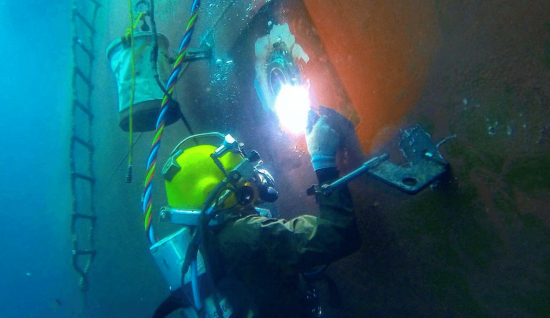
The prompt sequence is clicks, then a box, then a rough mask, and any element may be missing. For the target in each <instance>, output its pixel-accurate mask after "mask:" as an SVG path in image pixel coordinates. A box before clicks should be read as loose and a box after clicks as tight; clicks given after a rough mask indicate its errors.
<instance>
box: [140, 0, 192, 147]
mask: <svg viewBox="0 0 550 318" xmlns="http://www.w3.org/2000/svg"><path fill="white" fill-rule="evenodd" d="M150 3H151V6H150V8H149V18H150V19H151V32H152V34H153V48H152V49H151V57H150V60H151V66H152V68H153V77H154V78H155V81H156V82H157V85H158V86H159V87H160V89H161V90H162V92H163V93H164V95H165V96H166V97H167V98H168V100H169V102H170V103H174V104H172V105H173V106H174V107H176V108H178V110H179V116H180V118H181V121H182V122H183V124H184V125H185V128H187V131H189V134H190V135H194V134H195V133H194V132H193V129H191V125H190V124H189V122H188V121H187V119H186V118H185V116H183V113H182V111H181V109H180V107H179V105H178V104H177V102H176V101H175V100H174V99H173V98H172V94H170V93H168V91H167V90H166V87H165V86H164V84H163V83H162V82H161V81H160V77H159V72H158V66H157V64H158V59H159V41H158V35H157V23H156V22H155V0H150ZM195 143H196V141H195Z"/></svg>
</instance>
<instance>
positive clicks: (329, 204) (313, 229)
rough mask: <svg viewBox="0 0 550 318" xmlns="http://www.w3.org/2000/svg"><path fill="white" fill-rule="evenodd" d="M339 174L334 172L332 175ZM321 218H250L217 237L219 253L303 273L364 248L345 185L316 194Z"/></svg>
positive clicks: (228, 225)
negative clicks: (328, 193) (325, 192)
mask: <svg viewBox="0 0 550 318" xmlns="http://www.w3.org/2000/svg"><path fill="white" fill-rule="evenodd" d="M333 173H336V176H337V172H336V169H334V172H333ZM316 200H317V203H318V204H319V217H314V216H311V215H303V216H299V217H296V218H293V219H290V220H284V219H269V218H265V217H260V216H248V217H245V218H241V219H238V220H236V221H234V222H230V223H229V224H227V226H226V227H225V228H224V229H223V230H222V231H221V232H220V233H219V235H218V242H219V243H220V246H221V251H222V253H223V254H224V256H225V259H227V260H228V261H230V262H234V266H239V263H242V264H245V263H248V262H255V261H258V262H259V263H262V264H267V265H268V266H273V267H279V268H281V269H283V270H291V271H296V272H300V271H305V270H308V269H311V268H312V267H315V266H318V265H324V264H328V263H331V262H334V261H336V260H338V259H340V258H343V257H345V256H347V255H349V254H351V253H353V252H355V251H356V250H358V249H359V247H360V246H361V237H360V234H359V229H358V227H357V222H356V218H355V214H354V211H353V205H352V201H351V196H350V194H349V191H348V189H347V187H342V188H340V189H336V190H335V191H333V192H332V193H331V195H329V196H327V197H325V196H322V195H318V196H317V198H316Z"/></svg>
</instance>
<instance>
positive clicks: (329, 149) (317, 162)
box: [306, 111, 340, 171]
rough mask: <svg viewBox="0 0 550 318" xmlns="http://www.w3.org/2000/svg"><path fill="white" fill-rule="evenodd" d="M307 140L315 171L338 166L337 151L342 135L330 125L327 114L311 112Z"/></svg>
mask: <svg viewBox="0 0 550 318" xmlns="http://www.w3.org/2000/svg"><path fill="white" fill-rule="evenodd" d="M306 142H307V150H308V151H309V154H310V155H311V163H312V164H313V169H314V170H315V171H317V170H319V169H324V168H331V167H336V151H337V150H338V145H339V144H340V136H339V135H338V133H337V132H336V131H335V130H334V129H332V128H331V127H330V125H329V123H328V117H327V116H324V115H323V116H321V117H319V116H318V115H317V114H316V113H315V112H313V111H310V112H309V114H308V126H307V128H306Z"/></svg>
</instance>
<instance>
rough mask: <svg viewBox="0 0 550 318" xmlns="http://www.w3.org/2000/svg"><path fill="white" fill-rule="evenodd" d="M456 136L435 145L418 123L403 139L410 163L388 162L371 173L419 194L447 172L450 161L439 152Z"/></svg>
mask: <svg viewBox="0 0 550 318" xmlns="http://www.w3.org/2000/svg"><path fill="white" fill-rule="evenodd" d="M454 137H456V136H454V135H453V136H450V137H447V138H445V139H443V140H442V141H440V142H439V143H437V144H435V143H434V142H433V141H432V139H431V136H430V135H429V134H428V133H427V132H425V131H424V130H423V129H422V127H420V126H419V125H416V126H414V127H413V128H411V129H410V130H405V131H403V132H402V134H401V137H400V141H399V149H400V150H401V152H403V155H404V156H405V159H407V164H406V165H404V166H398V165H395V164H393V163H391V162H389V161H385V162H382V163H381V164H380V165H378V166H376V167H374V168H373V169H370V170H369V171H368V173H369V174H370V175H372V176H374V177H375V178H377V179H379V180H381V181H383V182H385V183H387V184H389V185H391V186H393V187H396V188H397V189H399V190H401V191H404V192H406V193H408V194H416V193H418V192H420V191H421V190H423V189H424V188H426V187H427V186H428V185H430V184H432V183H434V182H435V181H437V179H438V178H439V177H441V175H443V173H445V171H447V168H448V166H449V164H448V163H447V161H445V159H444V158H443V156H442V155H441V153H439V146H440V145H441V144H442V143H443V142H445V141H447V140H448V139H449V138H454Z"/></svg>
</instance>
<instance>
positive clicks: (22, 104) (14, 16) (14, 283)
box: [0, 0, 77, 317]
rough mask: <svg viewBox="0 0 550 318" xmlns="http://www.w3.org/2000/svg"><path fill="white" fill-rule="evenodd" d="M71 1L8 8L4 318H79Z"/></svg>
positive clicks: (3, 56) (3, 8) (2, 79)
mask: <svg viewBox="0 0 550 318" xmlns="http://www.w3.org/2000/svg"><path fill="white" fill-rule="evenodd" d="M69 8H70V3H69V1H31V0H23V1H1V2H0V34H1V36H0V38H1V39H2V44H1V45H2V49H1V50H0V61H2V63H1V65H2V71H1V73H0V127H1V129H2V134H0V140H1V145H2V150H1V151H0V167H1V168H0V175H1V176H2V181H1V182H0V202H1V205H2V212H0V215H1V216H2V222H1V223H0V224H1V225H0V240H1V241H2V247H1V249H0V273H1V275H2V279H1V287H0V317H68V316H72V312H73V309H72V308H73V306H74V305H75V304H73V300H72V299H73V298H72V297H74V296H71V295H72V294H75V291H76V288H77V286H75V283H74V282H75V277H74V276H73V273H72V272H71V271H70V269H71V267H70V254H69V253H70V250H71V242H70V234H69V227H68V224H69V223H67V222H68V220H69V218H68V217H69V215H70V202H71V200H70V188H69V171H68V170H69V164H68V161H69V154H68V147H69V143H68V138H69V132H70V130H69V129H70V123H69V119H70V117H69V115H70V113H69V108H68V107H69V105H70V104H69V103H68V101H69V97H70V96H69V94H70V89H69V88H70V70H69V67H70V63H71V58H70V57H71V55H70V46H69V45H68V43H69V40H70V30H71V29H70V20H69V17H70V14H69V12H70V11H69Z"/></svg>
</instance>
